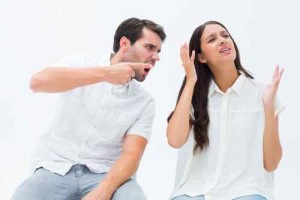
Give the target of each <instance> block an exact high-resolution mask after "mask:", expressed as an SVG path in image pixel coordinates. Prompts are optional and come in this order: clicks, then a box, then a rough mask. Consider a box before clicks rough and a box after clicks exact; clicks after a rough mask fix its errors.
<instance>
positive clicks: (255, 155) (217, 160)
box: [172, 75, 283, 200]
mask: <svg viewBox="0 0 300 200" xmlns="http://www.w3.org/2000/svg"><path fill="white" fill-rule="evenodd" d="M265 88H266V84H263V83H260V82H258V81H256V80H251V79H248V78H246V77H245V76H244V75H240V76H239V77H238V79H237V80H236V81H235V83H234V84H233V86H232V87H231V88H229V89H228V90H227V91H226V93H223V92H222V91H221V90H220V89H219V88H218V86H217V85H216V83H215V82H214V81H212V82H211V84H210V87H209V94H208V113H209V118H210V124H209V127H208V137H209V146H208V148H206V149H204V150H202V151H201V152H200V153H199V152H198V153H195V154H194V153H193V148H194V146H195V140H194V131H193V127H192V128H191V130H190V133H189V138H188V140H187V142H186V143H185V144H184V146H183V147H182V148H181V149H180V150H179V153H178V161H177V171H176V180H175V190H174V192H173V194H172V196H173V197H175V196H179V195H184V194H186V195H188V196H197V195H204V196H205V199H206V200H229V199H234V198H237V197H241V196H244V195H251V194H260V195H262V196H264V197H266V198H267V199H273V173H272V172H271V173H269V172H267V171H266V170H265V169H264V164H263V134H264V123H265V122H264V120H265V113H264V107H263V103H262V95H263V92H264V90H265ZM282 110H283V106H282V105H281V104H280V103H279V101H278V98H277V97H276V99H275V115H276V116H277V115H278V113H279V112H281V111H282ZM191 115H192V117H193V109H191Z"/></svg>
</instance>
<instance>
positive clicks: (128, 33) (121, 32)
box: [113, 18, 166, 53]
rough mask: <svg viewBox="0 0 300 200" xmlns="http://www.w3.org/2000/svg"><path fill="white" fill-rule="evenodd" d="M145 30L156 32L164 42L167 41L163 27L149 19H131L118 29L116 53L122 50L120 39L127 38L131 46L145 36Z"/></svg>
mask: <svg viewBox="0 0 300 200" xmlns="http://www.w3.org/2000/svg"><path fill="white" fill-rule="evenodd" d="M143 28H147V29H149V30H151V31H153V32H155V33H156V34H157V35H158V36H159V37H160V39H161V40H162V41H164V40H165V39H166V34H165V32H164V29H163V27H162V26H160V25H158V24H156V23H154V22H153V21H150V20H147V19H138V18H129V19H127V20H125V21H124V22H122V23H121V24H120V25H119V27H118V28H117V30H116V32H115V36H114V46H113V51H114V52H115V53H116V52H117V51H118V50H119V48H120V39H121V37H123V36H125V37H126V38H127V39H128V40H129V41H130V44H131V45H132V44H134V43H135V42H136V41H137V40H138V39H140V38H141V37H142V36H143Z"/></svg>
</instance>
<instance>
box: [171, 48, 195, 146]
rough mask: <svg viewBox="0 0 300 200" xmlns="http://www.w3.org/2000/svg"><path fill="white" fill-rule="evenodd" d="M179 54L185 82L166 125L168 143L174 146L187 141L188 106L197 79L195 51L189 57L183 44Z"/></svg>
mask: <svg viewBox="0 0 300 200" xmlns="http://www.w3.org/2000/svg"><path fill="white" fill-rule="evenodd" d="M180 56H181V60H182V62H183V66H184V69H185V72H186V83H185V86H184V89H183V91H182V94H181V96H180V97H179V100H178V102H177V105H176V107H175V110H174V113H173V115H172V117H171V119H170V121H169V124H168V127H167V137H168V143H169V145H170V146H172V147H174V148H179V147H181V146H182V145H183V144H184V143H185V142H186V141H187V138H188V135H189V131H190V129H191V126H190V108H191V102H192V97H193V91H194V86H195V83H196V81H197V75H196V72H195V66H194V58H195V53H194V52H193V53H192V56H191V57H189V49H188V45H187V44H184V45H183V46H182V47H181V49H180Z"/></svg>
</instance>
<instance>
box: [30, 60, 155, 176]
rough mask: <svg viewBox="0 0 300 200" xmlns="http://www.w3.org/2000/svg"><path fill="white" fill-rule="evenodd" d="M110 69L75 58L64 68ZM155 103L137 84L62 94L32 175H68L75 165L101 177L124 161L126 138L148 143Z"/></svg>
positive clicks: (106, 85) (103, 85)
mask: <svg viewBox="0 0 300 200" xmlns="http://www.w3.org/2000/svg"><path fill="white" fill-rule="evenodd" d="M108 65H110V56H109V55H107V56H105V57H104V58H101V59H90V58H88V57H87V56H81V57H79V58H77V57H71V58H67V59H64V60H63V61H61V62H59V63H56V64H54V65H53V66H65V67H67V66H68V67H95V66H108ZM154 107H155V105H154V100H153V98H152V97H151V96H150V95H149V94H148V93H147V92H146V91H145V90H144V89H143V88H142V86H140V85H139V83H137V82H136V81H135V80H132V81H130V82H129V83H128V84H125V85H112V84H110V83H106V82H101V83H97V84H93V85H89V86H85V87H79V88H76V89H73V90H70V91H67V92H63V93H62V94H61V97H60V100H59V102H58V106H57V112H56V115H55V116H54V119H53V120H52V123H51V125H50V126H49V128H48V129H47V131H46V132H45V134H44V135H43V136H42V138H41V140H40V142H39V144H38V147H37V149H36V151H35V153H34V155H33V162H32V169H33V170H34V169H36V168H38V167H44V168H46V169H48V170H50V171H52V172H54V173H57V174H60V175H65V174H66V173H67V172H68V171H69V169H70V168H71V167H72V166H73V165H75V164H82V165H86V166H87V167H88V168H89V169H90V170H91V171H92V172H95V173H103V172H107V171H109V169H110V167H111V166H112V165H113V164H114V162H115V161H116V160H117V159H118V158H119V157H120V155H121V152H122V144H123V142H124V139H125V137H126V135H127V134H134V135H139V136H141V137H144V138H145V139H147V140H149V138H150V135H151V128H152V123H153V118H154V109H155V108H154Z"/></svg>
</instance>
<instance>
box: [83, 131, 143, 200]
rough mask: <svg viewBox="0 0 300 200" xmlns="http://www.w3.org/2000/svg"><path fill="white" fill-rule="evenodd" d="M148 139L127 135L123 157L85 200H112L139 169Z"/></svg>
mask: <svg viewBox="0 0 300 200" xmlns="http://www.w3.org/2000/svg"><path fill="white" fill-rule="evenodd" d="M146 145H147V139H145V138H144V137H141V136H138V135H131V134H130V135H127V136H126V138H125V141H124V144H123V152H122V155H121V157H120V158H119V159H118V160H117V161H116V162H115V163H114V165H113V166H112V167H111V169H110V171H109V172H108V173H107V175H106V176H105V178H104V180H103V181H102V182H101V183H100V184H99V185H98V186H97V187H96V188H95V189H94V190H92V191H91V192H90V193H88V194H87V195H86V196H85V197H84V198H83V200H96V199H97V200H110V199H111V197H112V195H113V193H114V192H115V191H116V190H117V189H118V188H119V187H120V185H122V184H123V183H124V182H126V181H127V180H128V179H130V178H131V177H132V176H133V175H134V173H135V172H136V170H137V169H138V166H139V163H140V160H141V158H142V155H143V152H144V150H145V147H146Z"/></svg>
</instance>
